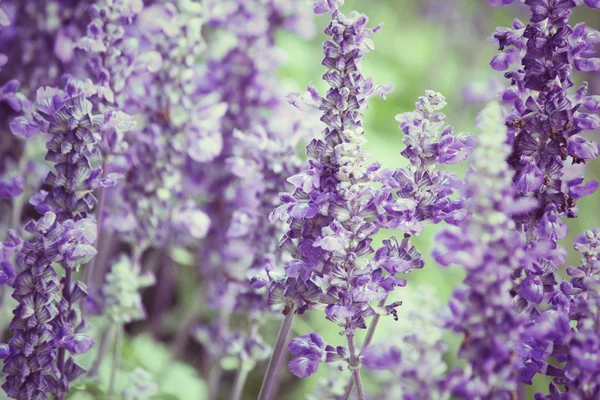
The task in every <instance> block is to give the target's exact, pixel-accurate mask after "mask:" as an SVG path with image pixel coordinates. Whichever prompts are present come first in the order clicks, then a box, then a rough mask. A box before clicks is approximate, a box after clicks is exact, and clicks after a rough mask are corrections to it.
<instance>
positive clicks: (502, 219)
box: [433, 104, 526, 399]
mask: <svg viewBox="0 0 600 400" xmlns="http://www.w3.org/2000/svg"><path fill="white" fill-rule="evenodd" d="M479 128H480V130H481V132H482V134H481V135H480V137H479V147H478V148H477V150H475V153H474V156H473V160H472V162H471V167H470V170H469V172H468V175H467V179H466V180H467V182H466V188H465V192H464V196H465V198H466V199H467V200H466V207H467V209H468V210H469V211H470V212H471V213H472V214H471V215H469V216H468V217H466V218H465V219H464V220H463V221H461V222H460V223H459V224H458V227H457V228H455V229H448V230H444V231H442V232H440V233H439V234H438V235H437V237H436V248H435V249H434V251H433V256H434V258H435V259H436V261H438V262H439V263H440V264H442V265H450V264H459V265H461V266H463V267H464V268H465V269H466V270H467V276H466V278H465V281H464V283H465V287H462V288H460V289H458V290H457V291H456V292H455V294H454V297H453V298H452V299H451V300H450V307H449V311H450V316H449V318H448V322H447V326H448V327H451V328H452V329H453V330H455V331H456V332H460V333H463V334H464V335H465V339H464V340H463V342H462V345H461V348H460V351H459V356H461V357H463V358H465V359H466V360H467V362H468V363H469V367H468V368H467V369H465V370H464V371H462V372H455V373H452V374H450V376H449V377H448V383H447V384H448V387H449V389H450V390H451V391H452V394H453V395H454V396H457V397H461V398H467V399H475V398H482V397H486V396H492V397H498V398H502V397H501V396H507V395H509V393H510V392H511V391H513V390H515V389H516V384H517V374H516V370H517V366H518V365H519V360H518V358H517V357H516V352H517V348H518V346H519V343H520V340H521V339H522V335H523V332H524V324H525V319H524V317H523V316H522V315H520V314H519V312H518V311H517V310H516V309H515V308H514V306H513V299H512V296H511V294H510V289H511V287H512V280H511V274H512V272H513V270H514V269H516V268H517V267H518V266H519V265H521V264H522V263H523V262H524V259H525V256H526V254H525V252H524V251H523V250H520V249H521V248H522V241H521V236H520V235H519V234H518V233H517V232H515V230H514V228H515V224H514V222H513V221H512V220H511V219H510V215H511V214H512V213H514V212H515V211H521V212H522V211H523V209H522V206H520V205H519V204H515V203H514V201H513V191H512V186H511V180H512V173H511V172H510V170H509V167H508V165H507V163H506V157H507V156H508V155H509V154H510V147H509V146H508V145H507V144H506V143H505V129H503V121H502V114H501V110H500V107H499V106H498V105H497V104H491V105H490V106H488V107H487V108H486V109H485V110H484V111H482V113H481V115H480V116H479ZM516 208H517V209H516ZM518 208H521V210H518Z"/></svg>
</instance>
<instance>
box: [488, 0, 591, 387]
mask: <svg viewBox="0 0 600 400" xmlns="http://www.w3.org/2000/svg"><path fill="white" fill-rule="evenodd" d="M580 3H581V2H579V3H576V2H575V1H573V0H560V1H548V0H535V1H534V0H527V1H525V5H527V6H529V7H530V10H531V14H530V24H528V25H525V24H523V23H522V22H520V21H518V20H515V21H514V22H513V26H512V29H506V28H498V29H497V30H496V32H495V34H494V40H493V42H494V44H496V45H498V46H499V49H500V50H502V51H503V53H501V54H499V55H497V56H495V57H494V58H493V59H492V62H491V65H492V67H493V68H494V69H496V70H500V71H507V72H506V73H505V77H506V78H507V79H509V80H510V84H511V86H510V87H509V88H508V89H506V90H505V91H504V92H502V93H501V94H500V97H501V98H502V99H503V100H505V101H509V102H512V103H513V104H514V108H513V110H512V111H511V112H510V113H509V114H508V116H507V117H506V124H507V126H508V128H509V130H508V133H509V134H508V142H509V143H510V144H511V145H512V146H513V150H512V153H511V155H510V156H509V158H508V161H509V164H510V165H511V167H512V168H513V169H514V170H515V175H514V178H513V179H514V180H513V185H514V188H515V192H516V195H517V196H518V198H520V199H522V200H523V201H530V202H532V204H537V205H536V206H534V207H531V208H530V210H528V211H527V212H522V213H516V214H513V216H512V218H513V219H514V220H515V221H516V222H517V228H518V229H519V230H521V231H523V232H526V240H527V241H528V242H529V246H530V248H531V249H532V250H533V251H534V252H535V253H536V254H538V257H537V258H536V259H533V258H532V259H531V262H530V263H528V265H523V266H522V267H520V268H519V269H517V270H516V271H515V272H514V275H513V279H514V281H515V287H514V288H513V293H514V295H515V296H516V300H517V306H518V308H519V310H521V311H525V312H529V313H531V317H532V318H534V319H536V316H537V314H538V313H539V311H538V306H540V305H541V304H542V303H544V302H545V301H549V299H550V296H553V295H555V294H556V295H559V294H560V291H561V289H560V288H557V287H556V280H555V277H554V272H555V270H556V269H557V267H558V266H559V265H560V264H561V262H562V261H564V260H562V261H561V259H562V258H563V255H564V253H565V251H564V249H562V248H561V247H559V246H558V244H557V243H558V242H559V241H560V240H562V239H564V238H566V236H567V234H568V227H567V225H566V223H565V221H564V219H565V218H574V217H576V215H577V202H578V200H579V199H580V198H582V197H585V196H587V195H590V194H592V193H594V192H595V191H596V189H597V188H598V182H596V181H588V182H585V183H584V178H583V176H575V177H572V176H569V174H568V172H567V163H568V162H570V163H572V164H583V163H586V162H587V161H588V160H593V159H594V158H596V157H597V156H598V144H597V143H596V142H594V141H593V140H589V139H587V138H586V137H584V136H583V135H581V133H582V132H583V131H586V130H593V129H595V128H596V127H597V126H598V124H599V122H600V118H598V116H597V115H595V114H594V112H595V111H597V107H596V104H597V103H596V101H595V96H588V95H587V84H585V83H584V85H583V86H581V87H580V88H579V89H578V90H577V91H576V93H575V95H574V96H571V95H570V94H569V93H568V90H569V89H570V88H571V87H572V86H573V81H572V72H573V69H576V70H579V71H591V70H598V68H595V67H594V65H595V64H596V63H597V60H598V59H597V58H594V55H595V51H594V45H595V44H596V43H598V42H599V41H600V33H598V32H597V31H596V30H594V29H591V28H589V27H587V26H585V24H578V25H576V26H575V27H574V28H571V26H570V25H569V19H570V16H571V13H572V10H571V9H573V8H574V7H576V6H577V5H578V4H580ZM513 64H521V65H522V67H521V68H519V69H514V68H511V65H513ZM584 109H587V111H590V113H587V112H582V111H583V110H584ZM553 293H554V294H553ZM544 318H545V317H544ZM544 318H541V319H540V320H541V321H543V320H545V319H544ZM542 336H543V335H542ZM526 380H528V378H527V379H526Z"/></svg>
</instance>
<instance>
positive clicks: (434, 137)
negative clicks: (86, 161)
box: [379, 90, 475, 234]
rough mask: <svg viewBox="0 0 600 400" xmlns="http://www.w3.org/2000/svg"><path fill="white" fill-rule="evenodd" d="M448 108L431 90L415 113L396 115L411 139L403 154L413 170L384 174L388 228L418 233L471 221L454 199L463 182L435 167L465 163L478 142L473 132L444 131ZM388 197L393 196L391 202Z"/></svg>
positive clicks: (409, 168)
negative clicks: (444, 111)
mask: <svg viewBox="0 0 600 400" xmlns="http://www.w3.org/2000/svg"><path fill="white" fill-rule="evenodd" d="M445 105H446V101H445V98H444V96H442V95H441V94H440V93H436V92H433V91H431V90H429V91H427V92H426V93H425V96H423V97H420V98H419V101H418V102H417V103H416V110H415V111H413V112H409V113H404V114H400V115H398V116H396V119H397V120H398V121H400V122H401V124H400V129H401V130H402V131H403V132H404V134H405V135H406V136H405V137H404V139H403V142H404V144H405V145H406V147H405V149H404V150H403V151H402V153H401V154H402V155H403V156H404V157H406V158H407V159H408V160H409V161H410V163H411V164H412V165H411V166H410V167H408V168H402V169H397V170H392V171H390V170H385V171H383V173H382V174H381V175H382V178H380V180H381V182H382V184H383V188H384V190H383V191H382V192H381V195H382V198H381V199H380V204H379V207H383V209H385V211H386V213H385V214H386V216H385V221H384V224H383V226H384V227H387V228H393V229H400V230H403V231H405V232H407V233H410V234H417V233H420V232H421V230H422V228H423V224H424V223H431V222H433V223H438V222H440V221H446V222H448V223H456V222H457V221H459V220H461V219H462V218H463V217H464V216H465V214H466V213H465V211H464V210H463V209H462V201H461V199H460V198H459V199H452V198H451V197H450V196H451V194H452V193H453V189H456V188H457V187H458V186H459V185H460V180H459V179H458V178H457V177H456V176H455V175H453V174H451V173H449V172H442V171H436V170H434V169H433V167H434V166H435V164H438V163H439V164H456V163H459V162H461V161H464V160H465V159H466V158H467V156H468V155H469V154H470V153H471V152H472V151H473V149H474V148H475V139H474V138H473V136H472V135H470V134H467V133H460V134H458V135H453V133H452V127H451V126H447V127H444V120H445V115H444V114H442V113H441V112H440V110H441V109H443V108H444V106H445ZM440 131H441V135H440ZM386 192H389V193H390V194H389V195H388V196H387V198H386V197H384V196H383V195H385V194H386ZM391 193H395V194H396V195H397V196H398V198H397V199H394V198H392V196H391Z"/></svg>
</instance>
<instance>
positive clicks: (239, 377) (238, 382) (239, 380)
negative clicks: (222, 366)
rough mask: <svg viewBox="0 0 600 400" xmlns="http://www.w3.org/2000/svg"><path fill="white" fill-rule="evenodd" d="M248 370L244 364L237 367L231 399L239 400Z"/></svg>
mask: <svg viewBox="0 0 600 400" xmlns="http://www.w3.org/2000/svg"><path fill="white" fill-rule="evenodd" d="M249 372H250V369H249V368H247V367H245V366H244V365H242V366H241V367H240V369H238V371H237V374H236V375H235V381H234V384H233V392H232V394H231V400H241V398H242V394H243V392H244V385H245V384H246V379H247V378H248V373H249Z"/></svg>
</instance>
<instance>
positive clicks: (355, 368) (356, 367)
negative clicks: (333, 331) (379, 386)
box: [346, 333, 365, 400]
mask: <svg viewBox="0 0 600 400" xmlns="http://www.w3.org/2000/svg"><path fill="white" fill-rule="evenodd" d="M346 339H347V340H348V351H349V352H350V369H351V370H352V379H353V380H354V384H355V385H356V394H357V395H358V400H365V388H364V386H363V383H362V379H361V377H360V360H359V359H358V355H357V354H356V342H355V336H354V333H351V334H350V333H346Z"/></svg>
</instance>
